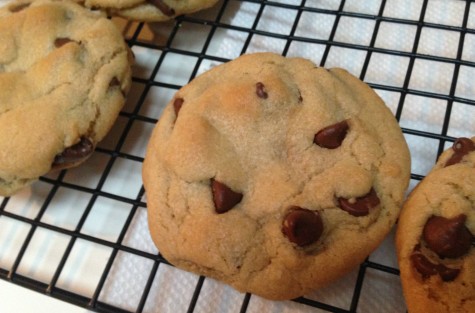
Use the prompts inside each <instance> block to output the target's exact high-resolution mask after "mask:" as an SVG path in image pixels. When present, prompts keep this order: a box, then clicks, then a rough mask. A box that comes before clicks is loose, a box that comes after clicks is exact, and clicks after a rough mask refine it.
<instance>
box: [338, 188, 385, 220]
mask: <svg viewBox="0 0 475 313" xmlns="http://www.w3.org/2000/svg"><path fill="white" fill-rule="evenodd" d="M338 203H339V205H340V208H341V209H342V210H343V211H346V212H348V213H350V214H351V215H353V216H365V215H368V214H369V211H370V210H371V209H372V208H375V207H377V206H378V205H379V203H380V200H379V198H378V195H377V194H376V191H374V189H373V188H371V190H370V191H369V193H368V194H366V195H364V196H362V197H359V198H351V199H344V198H338Z"/></svg>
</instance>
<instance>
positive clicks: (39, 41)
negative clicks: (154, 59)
mask: <svg viewBox="0 0 475 313" xmlns="http://www.w3.org/2000/svg"><path fill="white" fill-rule="evenodd" d="M0 42H1V45H0V195H4V196H7V195H11V194H13V193H14V192H15V191H17V190H18V189H20V188H22V187H23V186H25V185H27V184H29V183H31V182H33V181H35V180H36V179H38V177H39V176H41V175H44V174H46V173H48V172H49V171H50V170H51V169H61V168H67V167H71V166H75V165H78V164H79V163H81V162H83V161H84V160H85V159H86V158H87V157H89V156H90V155H91V153H92V152H93V151H94V148H95V146H96V144H97V143H98V142H99V141H100V140H101V139H102V138H103V137H104V136H105V135H106V133H107V132H108V131H109V129H110V128H111V126H112V124H113V123H114V121H115V119H116V117H117V116H118V114H119V111H120V109H121V108H122V106H123V104H124V101H125V95H126V93H127V92H128V90H129V88H130V84H131V70H130V61H131V60H130V52H129V49H128V47H127V45H126V43H125V42H124V39H123V37H122V35H121V33H120V32H119V31H118V30H117V28H116V27H115V26H114V24H113V23H112V22H111V21H110V20H108V19H107V18H106V17H105V16H103V15H102V14H100V13H98V12H91V11H90V10H88V9H85V8H84V7H82V6H80V5H78V4H76V3H74V2H69V1H51V0H37V1H32V2H29V1H18V2H12V3H10V4H8V5H6V6H5V7H3V8H1V9H0Z"/></svg>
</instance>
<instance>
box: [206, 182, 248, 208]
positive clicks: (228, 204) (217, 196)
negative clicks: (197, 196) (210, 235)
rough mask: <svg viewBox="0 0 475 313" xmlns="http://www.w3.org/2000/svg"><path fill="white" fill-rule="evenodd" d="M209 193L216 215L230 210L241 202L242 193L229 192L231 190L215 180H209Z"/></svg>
mask: <svg viewBox="0 0 475 313" xmlns="http://www.w3.org/2000/svg"><path fill="white" fill-rule="evenodd" d="M211 191H212V192H213V202H214V207H215V210H216V213H218V214H222V213H226V212H227V211H229V210H231V209H232V208H233V207H234V206H235V205H236V204H238V203H239V202H241V200H242V197H243V195H242V193H238V192H235V191H233V190H231V188H229V187H228V186H226V185H225V184H223V183H221V182H219V181H217V180H215V179H212V180H211Z"/></svg>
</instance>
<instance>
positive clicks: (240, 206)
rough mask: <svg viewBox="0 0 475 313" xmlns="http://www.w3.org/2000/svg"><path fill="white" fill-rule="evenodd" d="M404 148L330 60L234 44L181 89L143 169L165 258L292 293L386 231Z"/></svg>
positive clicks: (373, 103)
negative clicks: (322, 62)
mask: <svg viewBox="0 0 475 313" xmlns="http://www.w3.org/2000/svg"><path fill="white" fill-rule="evenodd" d="M409 168H410V157H409V151H408V148H407V145H406V142H405V140H404V138H403V135H402V132H401V129H400V128H399V125H398V124H397V122H396V120H395V119H394V117H393V115H392V113H391V111H390V110H389V109H388V108H387V107H386V106H385V105H384V103H383V102H382V100H381V99H380V98H379V97H378V96H377V95H376V93H375V92H374V91H373V90H371V88H370V87H368V86H367V85H366V84H364V83H363V82H361V81H360V80H359V79H357V78H355V77H353V76H352V75H350V74H349V73H348V72H346V71H345V70H342V69H329V70H326V69H324V68H319V67H316V66H315V65H314V64H313V63H311V62H310V61H308V60H305V59H301V58H284V57H282V56H279V55H276V54H272V53H257V54H250V55H244V56H241V57H239V58H238V59H236V60H234V61H231V62H229V63H226V64H224V65H220V66H217V67H215V68H213V69H211V70H210V71H208V72H207V73H204V74H203V75H201V76H199V77H197V78H195V79H194V80H193V81H192V82H190V84H188V85H187V86H185V87H183V88H182V89H180V90H179V91H178V92H177V93H176V94H175V96H174V98H173V99H172V100H171V102H170V103H169V105H168V106H167V107H166V108H165V110H164V112H163V114H162V116H161V117H160V120H159V122H158V124H157V126H156V128H155V130H154V132H153V135H152V137H151V139H150V142H149V145H148V149H147V154H146V157H145V161H144V167H143V179H144V186H145V189H146V192H147V206H148V212H149V226H150V231H151V234H152V238H153V240H154V242H155V243H156V245H157V247H158V249H159V250H160V252H161V253H162V254H163V255H164V256H165V258H167V260H168V261H170V262H171V263H172V264H174V265H176V266H178V267H180V268H183V269H186V270H189V271H192V272H195V273H198V274H203V275H207V276H210V277H213V278H216V279H219V280H222V281H224V282H226V283H228V284H230V285H232V286H233V287H235V288H236V289H238V290H240V291H246V292H251V293H254V294H257V295H260V296H263V297H266V298H269V299H290V298H294V297H298V296H301V295H303V294H305V293H308V292H310V291H311V290H313V289H315V288H318V287H322V286H324V285H326V284H327V283H329V282H331V281H333V280H335V279H337V278H338V277H340V276H342V275H344V274H345V273H346V272H348V271H350V270H351V269H353V268H354V267H355V266H357V265H358V264H359V263H360V262H362V261H363V260H364V259H365V258H366V257H367V256H368V254H369V253H371V252H372V251H373V250H374V249H375V248H376V247H377V246H378V245H379V243H380V242H381V241H382V239H383V238H384V237H385V236H386V234H387V233H388V232H389V231H390V229H391V228H392V226H393V225H394V222H395V220H396V218H397V216H398V214H399V210H400V205H401V203H402V200H403V196H404V193H405V190H406V188H407V185H408V181H409Z"/></svg>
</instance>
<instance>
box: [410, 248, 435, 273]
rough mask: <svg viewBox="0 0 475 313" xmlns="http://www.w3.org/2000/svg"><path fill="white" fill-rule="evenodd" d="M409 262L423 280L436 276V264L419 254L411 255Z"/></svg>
mask: <svg viewBox="0 0 475 313" xmlns="http://www.w3.org/2000/svg"><path fill="white" fill-rule="evenodd" d="M411 262H412V265H413V266H414V267H415V268H416V270H417V271H418V272H419V273H420V274H421V275H422V277H423V278H428V277H429V276H432V275H435V274H437V264H434V263H432V262H431V261H429V259H427V258H426V257H425V256H424V255H423V254H422V253H420V252H413V253H412V254H411Z"/></svg>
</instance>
